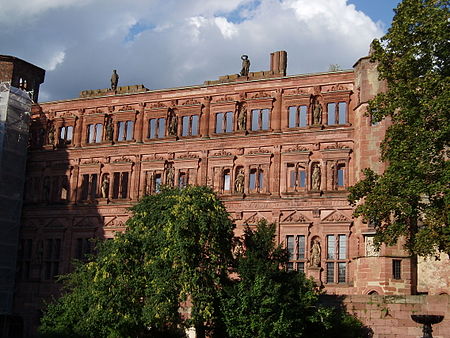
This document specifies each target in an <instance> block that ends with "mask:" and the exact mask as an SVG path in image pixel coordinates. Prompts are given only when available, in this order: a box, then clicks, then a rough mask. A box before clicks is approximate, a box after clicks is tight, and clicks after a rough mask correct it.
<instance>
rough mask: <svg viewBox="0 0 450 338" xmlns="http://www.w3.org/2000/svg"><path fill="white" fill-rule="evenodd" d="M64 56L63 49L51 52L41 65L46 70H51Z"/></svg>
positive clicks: (61, 61) (62, 60)
mask: <svg viewBox="0 0 450 338" xmlns="http://www.w3.org/2000/svg"><path fill="white" fill-rule="evenodd" d="M65 56H66V53H65V52H64V51H62V50H61V51H59V52H56V53H55V54H53V56H52V57H51V58H50V60H48V62H47V63H46V64H44V65H43V67H44V68H45V69H46V70H48V71H53V70H55V69H56V67H57V66H58V65H59V64H61V63H63V62H64V57H65Z"/></svg>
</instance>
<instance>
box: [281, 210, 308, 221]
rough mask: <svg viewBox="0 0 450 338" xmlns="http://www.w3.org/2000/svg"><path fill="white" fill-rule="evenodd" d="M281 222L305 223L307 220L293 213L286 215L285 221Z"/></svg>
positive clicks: (299, 214) (297, 213)
mask: <svg viewBox="0 0 450 338" xmlns="http://www.w3.org/2000/svg"><path fill="white" fill-rule="evenodd" d="M281 222H283V223H307V222H308V220H307V219H306V217H305V216H304V215H302V214H301V213H299V212H293V213H291V214H290V215H288V216H287V217H286V218H285V219H283V220H282V221H281Z"/></svg>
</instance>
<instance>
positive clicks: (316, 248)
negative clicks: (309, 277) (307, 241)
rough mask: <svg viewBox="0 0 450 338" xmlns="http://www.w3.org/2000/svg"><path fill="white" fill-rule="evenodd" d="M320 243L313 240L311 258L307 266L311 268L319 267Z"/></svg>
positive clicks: (317, 240)
mask: <svg viewBox="0 0 450 338" xmlns="http://www.w3.org/2000/svg"><path fill="white" fill-rule="evenodd" d="M320 251H321V250H320V242H319V239H317V238H315V239H314V240H313V243H312V246H311V256H310V261H309V265H310V266H311V267H313V268H318V267H319V266H320Z"/></svg>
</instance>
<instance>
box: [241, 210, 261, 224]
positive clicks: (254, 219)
mask: <svg viewBox="0 0 450 338" xmlns="http://www.w3.org/2000/svg"><path fill="white" fill-rule="evenodd" d="M263 219H266V218H265V217H264V216H263V215H261V214H260V213H258V212H255V213H253V214H251V215H250V216H249V217H247V218H246V219H245V220H244V224H247V225H256V224H257V223H258V222H259V221H261V220H263Z"/></svg>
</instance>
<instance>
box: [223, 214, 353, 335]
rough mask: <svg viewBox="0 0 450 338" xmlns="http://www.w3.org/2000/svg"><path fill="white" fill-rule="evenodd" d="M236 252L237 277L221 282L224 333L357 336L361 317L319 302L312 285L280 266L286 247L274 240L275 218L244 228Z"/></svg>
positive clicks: (282, 265) (307, 280)
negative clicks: (223, 285) (231, 281)
mask: <svg viewBox="0 0 450 338" xmlns="http://www.w3.org/2000/svg"><path fill="white" fill-rule="evenodd" d="M242 248H243V249H242V250H241V251H240V252H239V253H238V255H237V258H236V269H235V272H236V274H237V276H239V278H238V279H236V280H235V281H234V282H233V283H232V284H231V285H228V286H227V287H225V288H224V292H223V297H222V309H223V319H224V322H225V327H226V331H227V334H228V336H229V337H236V338H238V337H239V338H252V337H260V338H264V337H312V336H318V337H359V336H360V334H361V323H360V322H359V321H357V320H356V319H355V318H354V317H352V316H349V315H347V314H346V313H345V312H343V311H341V310H337V309H331V308H325V307H323V306H320V305H319V298H318V297H319V292H318V290H317V287H316V285H315V284H314V282H313V281H312V280H310V279H307V278H306V277H305V275H304V274H303V273H301V272H297V271H290V272H288V271H286V270H285V269H284V268H282V267H284V266H286V263H287V262H288V257H289V255H288V252H287V250H285V249H283V248H282V247H281V246H280V245H278V246H276V245H275V224H268V223H267V222H266V221H261V222H260V223H259V224H258V225H257V228H256V229H255V230H251V229H250V228H247V229H245V233H244V237H243V239H242Z"/></svg>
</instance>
